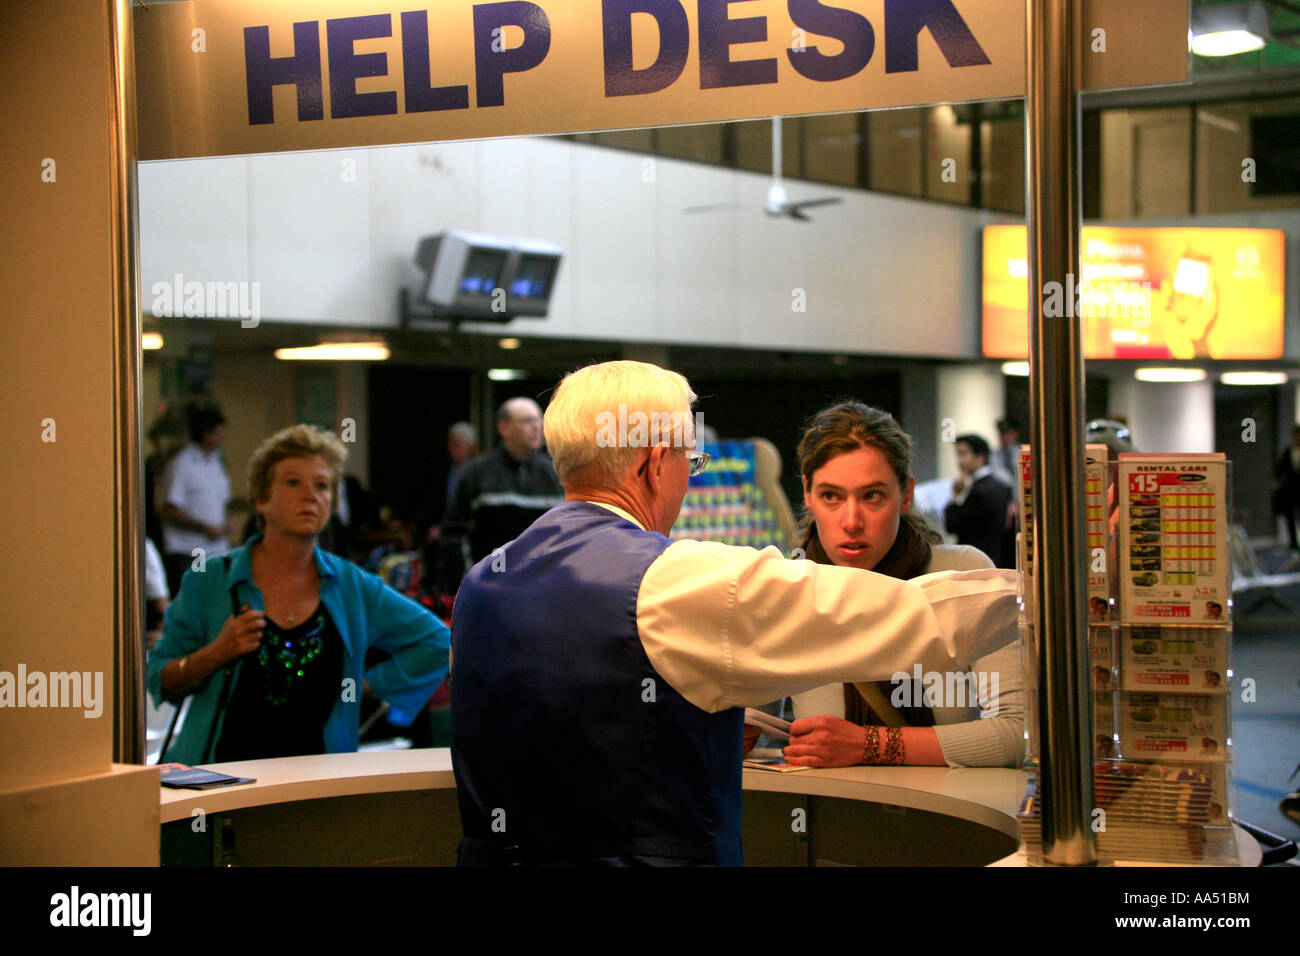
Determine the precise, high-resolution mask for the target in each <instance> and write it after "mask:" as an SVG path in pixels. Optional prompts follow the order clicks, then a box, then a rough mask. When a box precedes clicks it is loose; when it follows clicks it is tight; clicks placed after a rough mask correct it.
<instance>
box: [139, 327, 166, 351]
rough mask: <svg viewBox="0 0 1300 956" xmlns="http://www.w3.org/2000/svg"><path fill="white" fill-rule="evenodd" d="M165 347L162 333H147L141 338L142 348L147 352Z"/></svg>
mask: <svg viewBox="0 0 1300 956" xmlns="http://www.w3.org/2000/svg"><path fill="white" fill-rule="evenodd" d="M162 347H163V337H162V333H161V332H146V333H144V335H142V336H140V348H142V349H144V350H145V351H146V352H152V351H156V350H157V349H160V348H162Z"/></svg>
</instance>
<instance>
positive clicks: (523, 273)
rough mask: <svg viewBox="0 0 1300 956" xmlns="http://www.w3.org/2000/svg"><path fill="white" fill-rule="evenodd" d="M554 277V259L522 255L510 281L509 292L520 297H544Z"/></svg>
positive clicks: (549, 290) (549, 292) (548, 293)
mask: <svg viewBox="0 0 1300 956" xmlns="http://www.w3.org/2000/svg"><path fill="white" fill-rule="evenodd" d="M554 277H555V259H553V258H551V257H550V256H546V257H543V256H523V257H521V258H520V260H519V271H518V272H516V273H515V277H514V280H513V281H512V282H511V283H510V294H511V295H513V296H518V297H519V298H521V299H544V298H546V297H547V296H548V295H550V294H551V280H552V279H554Z"/></svg>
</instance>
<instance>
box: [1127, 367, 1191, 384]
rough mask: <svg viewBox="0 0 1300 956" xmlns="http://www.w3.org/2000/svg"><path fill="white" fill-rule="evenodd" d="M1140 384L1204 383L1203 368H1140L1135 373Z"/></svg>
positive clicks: (1134, 375)
mask: <svg viewBox="0 0 1300 956" xmlns="http://www.w3.org/2000/svg"><path fill="white" fill-rule="evenodd" d="M1133 377H1134V378H1135V379H1137V380H1138V381H1139V382H1203V381H1205V369H1203V368H1140V369H1138V370H1137V371H1136V372H1134V373H1133Z"/></svg>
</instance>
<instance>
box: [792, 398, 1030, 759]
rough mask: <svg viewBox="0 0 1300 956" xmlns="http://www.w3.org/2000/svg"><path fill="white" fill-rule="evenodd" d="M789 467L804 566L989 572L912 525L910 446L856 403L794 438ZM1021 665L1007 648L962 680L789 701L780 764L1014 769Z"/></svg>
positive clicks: (885, 419)
mask: <svg viewBox="0 0 1300 956" xmlns="http://www.w3.org/2000/svg"><path fill="white" fill-rule="evenodd" d="M798 458H799V471H800V474H801V476H802V478H803V489H804V505H805V507H806V513H805V515H804V519H803V523H802V524H801V528H800V531H801V533H800V535H799V538H800V539H801V547H802V548H803V551H804V554H805V555H806V557H807V559H808V560H812V561H817V562H819V563H822V564H835V565H839V566H840V567H853V568H862V569H865V570H869V571H875V572H877V573H879V574H888V575H891V576H893V577H897V578H913V577H917V576H918V575H922V574H928V573H930V572H933V571H964V570H972V569H975V568H991V567H993V563H992V562H991V561H990V560H989V558H988V557H987V556H986V555H984V554H983V553H981V552H980V551H978V550H976V549H975V548H972V547H967V546H962V545H955V546H954V545H944V544H942V543H940V542H941V541H942V538H941V537H940V536H939V534H938V533H937V532H935V531H934V530H933V529H931V528H930V527H929V526H928V525H926V524H925V522H924V520H923V519H921V518H920V517H919V516H916V515H914V514H913V513H912V491H913V488H914V486H915V483H916V482H915V480H914V479H913V477H912V474H911V461H912V440H911V439H910V438H909V437H908V435H907V433H906V432H904V431H903V429H902V428H901V427H899V424H898V422H896V421H895V420H894V419H893V417H892V416H890V415H889V414H888V413H886V412H882V411H880V410H879V409H875V408H870V407H868V406H866V405H863V404H861V403H859V402H843V403H841V404H838V405H834V406H832V407H830V408H826V409H823V410H822V411H820V412H818V413H817V414H816V415H815V416H813V418H812V420H811V421H810V423H809V424H808V427H807V428H806V429H805V431H804V435H803V438H802V439H801V440H800V442H799V448H798ZM864 586H868V585H867V583H866V582H864ZM1020 653H1021V649H1020V643H1019V642H1018V641H1017V642H1015V643H1013V644H1011V645H1009V646H1007V647H1005V648H1003V649H1002V650H1000V651H997V652H996V653H994V654H990V655H989V656H988V657H984V658H981V659H980V660H977V661H973V662H971V666H970V669H969V671H968V672H966V673H965V674H960V675H947V674H944V675H923V679H922V680H921V681H919V682H918V681H915V680H912V679H910V678H911V676H912V675H909V680H908V681H899V682H897V683H894V682H890V681H880V682H877V683H874V684H832V685H828V686H824V687H818V688H816V689H814V690H810V691H806V692H805V693H802V694H797V695H795V697H794V698H793V702H794V712H795V718H796V719H795V722H794V724H793V726H792V727H791V728H790V729H791V738H790V743H789V745H788V746H787V747H786V748H785V755H786V760H787V761H788V762H789V763H792V764H805V765H808V766H813V767H847V766H851V765H853V764H861V763H868V764H875V763H907V764H923V765H925V764H928V765H932V766H944V765H946V766H951V767H1011V766H1015V765H1016V763H1017V761H1018V760H1019V758H1020V756H1021V754H1022V752H1023V749H1024V741H1023V733H1024V706H1025V705H1024V686H1023V681H1022V677H1021V662H1020ZM939 680H941V682H942V683H941V686H936V683H937V681H939Z"/></svg>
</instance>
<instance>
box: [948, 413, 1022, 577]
mask: <svg viewBox="0 0 1300 956" xmlns="http://www.w3.org/2000/svg"><path fill="white" fill-rule="evenodd" d="M955 444H956V446H957V467H958V468H959V469H960V470H961V474H960V475H958V476H957V480H956V481H954V482H953V484H952V499H953V500H952V501H951V502H949V503H948V507H947V508H946V509H945V510H944V513H943V521H944V526H945V527H946V528H947V529H948V531H949V532H950V533H952V534H955V535H956V536H957V543H958V544H968V545H970V546H971V547H973V548H979V549H980V550H981V551H983V552H984V553H985V554H987V555H988V556H989V557H990V558H991V559H992V560H993V563H994V564H996V565H997V566H998V567H999V568H1014V567H1015V566H1016V554H1015V532H1014V530H1012V525H1011V521H1012V520H1014V519H1013V518H1012V515H1011V512H1010V509H1009V506H1010V504H1011V487H1010V486H1009V485H1008V484H1007V483H1006V482H1004V481H1002V479H1000V478H999V477H998V476H997V475H995V474H994V473H993V469H992V468H991V467H989V445H988V442H986V441H985V440H984V439H983V438H981V437H980V436H979V435H958V436H957V440H956V443H955Z"/></svg>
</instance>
